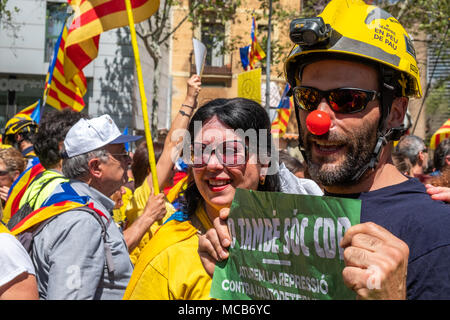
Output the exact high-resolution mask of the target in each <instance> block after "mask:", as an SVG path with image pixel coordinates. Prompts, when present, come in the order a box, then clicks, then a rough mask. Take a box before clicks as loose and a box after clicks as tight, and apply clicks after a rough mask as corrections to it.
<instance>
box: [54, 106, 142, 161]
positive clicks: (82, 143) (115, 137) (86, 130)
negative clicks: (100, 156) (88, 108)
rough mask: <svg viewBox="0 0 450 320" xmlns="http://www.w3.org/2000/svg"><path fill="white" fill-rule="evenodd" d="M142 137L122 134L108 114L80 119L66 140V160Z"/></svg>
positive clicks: (64, 155)
mask: <svg viewBox="0 0 450 320" xmlns="http://www.w3.org/2000/svg"><path fill="white" fill-rule="evenodd" d="M141 138H142V136H132V135H126V134H122V133H121V132H120V130H119V128H118V127H117V125H116V124H115V123H114V121H113V119H111V117H110V116H109V115H107V114H104V115H102V116H100V117H97V118H92V119H84V118H82V119H80V120H79V121H78V122H77V123H75V124H74V126H73V127H72V128H70V130H69V132H67V135H66V138H65V139H64V148H65V152H64V154H63V157H64V158H72V157H75V156H78V155H80V154H83V153H87V152H90V151H94V150H96V149H98V148H101V147H104V146H106V145H108V144H120V143H127V142H133V141H137V140H139V139H141Z"/></svg>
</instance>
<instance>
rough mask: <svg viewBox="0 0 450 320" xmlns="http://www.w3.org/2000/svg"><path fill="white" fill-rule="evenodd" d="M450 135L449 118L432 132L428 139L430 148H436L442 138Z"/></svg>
mask: <svg viewBox="0 0 450 320" xmlns="http://www.w3.org/2000/svg"><path fill="white" fill-rule="evenodd" d="M449 137H450V119H448V120H447V121H445V123H444V124H443V125H442V126H441V127H440V128H439V129H438V130H437V131H436V132H435V133H434V134H433V136H432V137H431V140H430V149H436V148H437V146H438V145H439V143H441V141H442V140H445V139H447V138H449Z"/></svg>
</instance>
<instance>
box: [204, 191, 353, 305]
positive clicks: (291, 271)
mask: <svg viewBox="0 0 450 320" xmlns="http://www.w3.org/2000/svg"><path fill="white" fill-rule="evenodd" d="M360 214H361V201H360V200H353V199H343V198H334V197H326V196H323V197H319V196H307V195H293V194H285V193H280V192H261V191H253V190H243V189H237V190H236V194H235V196H234V200H233V203H232V205H231V209H230V215H229V218H228V227H229V230H230V233H231V236H232V244H231V246H230V251H229V252H230V256H229V258H228V259H227V260H226V261H223V262H221V263H218V264H217V265H216V268H215V271H214V276H213V281H212V285H211V292H210V295H211V297H212V298H216V299H222V300H230V299H231V300H246V299H255V300H266V299H267V300H304V299H320V300H325V299H355V297H356V295H355V293H354V292H353V291H351V290H350V289H348V288H347V287H346V286H345V284H344V282H343V280H342V270H343V269H344V267H345V264H344V257H343V249H342V248H341V247H339V243H340V241H341V239H342V238H343V236H344V234H345V231H346V230H347V229H349V228H350V227H351V226H352V225H355V224H358V223H359V222H360Z"/></svg>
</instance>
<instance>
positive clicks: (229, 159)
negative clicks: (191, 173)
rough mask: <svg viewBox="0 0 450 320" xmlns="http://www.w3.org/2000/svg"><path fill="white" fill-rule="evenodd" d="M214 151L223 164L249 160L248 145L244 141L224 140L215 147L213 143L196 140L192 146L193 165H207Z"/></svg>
mask: <svg viewBox="0 0 450 320" xmlns="http://www.w3.org/2000/svg"><path fill="white" fill-rule="evenodd" d="M213 153H214V154H215V155H216V158H217V159H218V160H219V162H220V163H221V164H222V165H224V166H227V167H233V166H239V165H243V164H245V163H246V161H247V156H248V147H247V146H246V145H245V144H244V143H243V142H242V141H237V140H232V141H224V142H222V143H220V144H218V145H217V146H216V147H215V148H213V147H212V146H211V145H206V144H204V143H200V142H194V143H193V145H192V146H191V162H192V164H191V165H192V167H194V168H203V167H205V166H206V165H207V164H208V162H209V160H210V158H211V155H212V154H213Z"/></svg>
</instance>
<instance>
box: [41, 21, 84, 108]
mask: <svg viewBox="0 0 450 320" xmlns="http://www.w3.org/2000/svg"><path fill="white" fill-rule="evenodd" d="M67 35H68V30H67V27H66V25H64V26H63V29H62V30H61V33H60V35H59V38H58V40H57V42H56V45H55V49H54V52H53V57H52V60H51V62H50V64H49V68H48V73H47V77H46V79H45V87H44V101H45V103H46V104H48V105H50V106H52V107H53V108H55V109H58V110H62V109H66V108H70V109H72V110H74V111H78V112H79V111H81V110H83V108H84V106H85V103H84V100H83V96H84V95H85V94H86V90H87V89H86V87H87V85H86V78H85V77H84V74H83V71H79V72H78V73H77V74H75V75H74V76H73V77H72V79H71V80H70V81H66V78H65V76H64V66H65V65H66V63H68V62H70V59H69V58H66V57H64V47H65V43H66V39H67Z"/></svg>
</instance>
